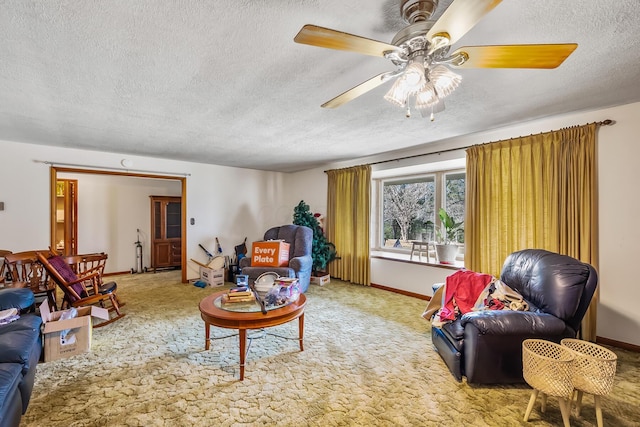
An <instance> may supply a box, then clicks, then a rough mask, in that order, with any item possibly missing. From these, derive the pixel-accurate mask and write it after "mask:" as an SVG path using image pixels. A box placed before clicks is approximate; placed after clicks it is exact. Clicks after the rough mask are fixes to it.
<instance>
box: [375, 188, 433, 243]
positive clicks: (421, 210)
mask: <svg viewBox="0 0 640 427" xmlns="http://www.w3.org/2000/svg"><path fill="white" fill-rule="evenodd" d="M382 199H383V201H382V209H383V218H382V221H383V227H382V228H383V230H382V234H383V236H382V242H383V244H382V246H384V247H404V248H410V246H411V244H410V243H409V241H411V240H423V239H424V240H433V230H434V229H433V222H434V220H435V179H434V177H432V176H431V177H422V178H412V179H405V180H396V181H393V182H385V183H384V186H383V189H382Z"/></svg>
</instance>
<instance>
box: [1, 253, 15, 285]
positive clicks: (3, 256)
mask: <svg viewBox="0 0 640 427" xmlns="http://www.w3.org/2000/svg"><path fill="white" fill-rule="evenodd" d="M11 253H13V252H11V251H8V250H6V249H0V258H2V260H1V261H2V265H0V283H2V282H4V279H5V274H6V273H7V262H6V261H5V257H6V256H7V255H9V254H11Z"/></svg>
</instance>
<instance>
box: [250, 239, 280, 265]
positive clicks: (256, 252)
mask: <svg viewBox="0 0 640 427" xmlns="http://www.w3.org/2000/svg"><path fill="white" fill-rule="evenodd" d="M288 265H289V244H288V243H285V242H283V241H280V240H267V241H265V242H253V245H252V246H251V266H253V267H286V266H288Z"/></svg>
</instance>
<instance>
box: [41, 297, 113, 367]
mask: <svg viewBox="0 0 640 427" xmlns="http://www.w3.org/2000/svg"><path fill="white" fill-rule="evenodd" d="M76 310H78V316H77V317H74V318H73V319H65V320H60V316H62V313H64V311H54V312H51V310H50V309H49V302H48V301H47V300H46V299H45V300H44V302H43V303H42V304H41V305H40V317H42V322H43V323H44V361H45V362H51V361H53V360H58V359H63V358H65V357H70V356H75V355H77V354H82V353H85V352H87V351H89V350H90V349H91V336H92V331H93V325H92V321H91V318H92V317H96V318H98V319H103V320H109V310H107V309H106V308H102V307H94V306H90V307H77V308H76ZM65 311H66V310H65Z"/></svg>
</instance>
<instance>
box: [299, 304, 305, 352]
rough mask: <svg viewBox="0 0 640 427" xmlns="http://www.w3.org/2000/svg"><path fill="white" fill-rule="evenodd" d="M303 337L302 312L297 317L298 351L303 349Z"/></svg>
mask: <svg viewBox="0 0 640 427" xmlns="http://www.w3.org/2000/svg"><path fill="white" fill-rule="evenodd" d="M303 337H304V313H302V314H301V315H300V317H298V340H299V341H300V351H304V345H303V344H302V339H303Z"/></svg>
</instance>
